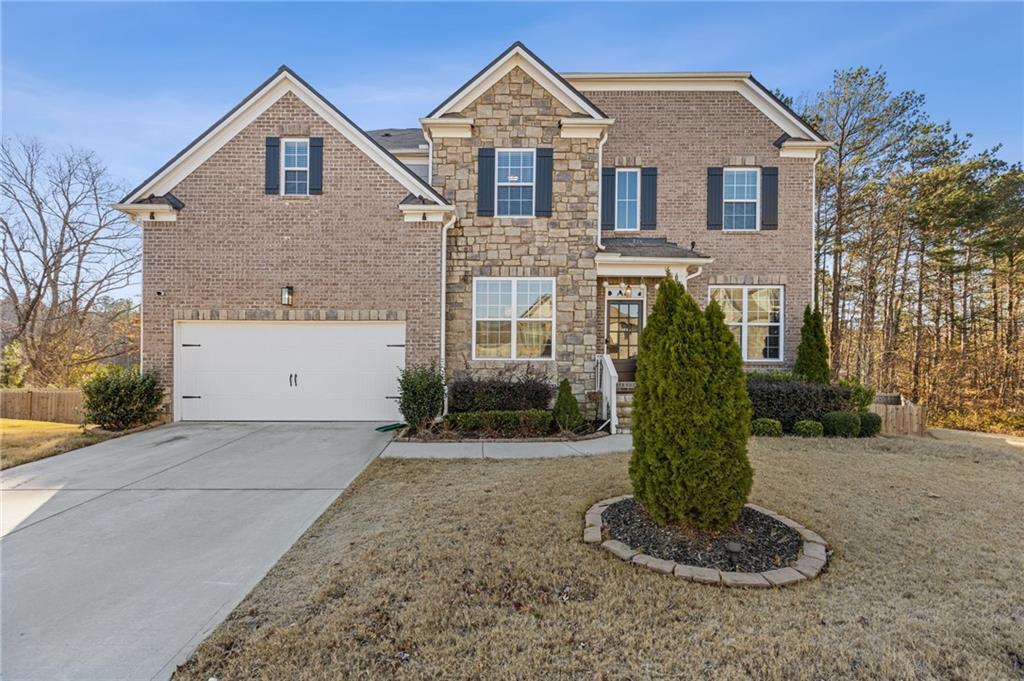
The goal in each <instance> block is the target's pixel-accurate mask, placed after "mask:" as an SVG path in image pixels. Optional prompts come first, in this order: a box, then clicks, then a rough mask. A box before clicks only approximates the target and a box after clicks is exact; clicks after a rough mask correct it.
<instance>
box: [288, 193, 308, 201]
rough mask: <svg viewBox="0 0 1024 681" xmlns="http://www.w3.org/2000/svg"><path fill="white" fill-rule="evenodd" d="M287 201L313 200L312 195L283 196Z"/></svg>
mask: <svg viewBox="0 0 1024 681" xmlns="http://www.w3.org/2000/svg"><path fill="white" fill-rule="evenodd" d="M280 196H281V198H282V199H284V200H285V201H308V200H310V199H311V198H313V195H312V194H281V195H280Z"/></svg>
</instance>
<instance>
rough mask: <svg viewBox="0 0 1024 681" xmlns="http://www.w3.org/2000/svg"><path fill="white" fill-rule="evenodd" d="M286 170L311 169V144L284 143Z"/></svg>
mask: <svg viewBox="0 0 1024 681" xmlns="http://www.w3.org/2000/svg"><path fill="white" fill-rule="evenodd" d="M284 167H285V168H309V142H306V141H302V140H295V141H291V142H285V143H284Z"/></svg>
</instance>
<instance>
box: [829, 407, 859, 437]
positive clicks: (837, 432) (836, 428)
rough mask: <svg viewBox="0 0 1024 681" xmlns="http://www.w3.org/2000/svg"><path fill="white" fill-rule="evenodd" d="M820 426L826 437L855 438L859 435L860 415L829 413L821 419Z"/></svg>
mask: <svg viewBox="0 0 1024 681" xmlns="http://www.w3.org/2000/svg"><path fill="white" fill-rule="evenodd" d="M821 425H822V429H823V430H824V431H825V435H827V436H828V437H857V436H858V435H860V414H858V413H857V412H853V411H830V412H829V413H827V414H825V415H824V416H822V417H821Z"/></svg>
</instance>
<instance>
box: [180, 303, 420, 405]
mask: <svg viewBox="0 0 1024 681" xmlns="http://www.w3.org/2000/svg"><path fill="white" fill-rule="evenodd" d="M176 338H177V341H176V342H177V344H178V352H177V361H178V367H177V371H176V380H175V398H176V399H175V404H176V405H177V407H178V409H179V411H178V413H179V415H180V418H183V419H185V420H232V421H234V420H253V421H256V420H260V421H263V420H281V421H296V420H307V421H321V420H398V419H400V418H401V416H400V414H399V412H398V406H397V401H396V400H394V399H389V398H390V397H393V396H395V395H397V391H398V374H399V370H400V368H401V367H402V366H404V365H405V347H404V344H405V325H404V323H394V322H323V323H307V322H202V323H200V322H182V323H179V325H178V326H177V327H176ZM293 376H294V379H295V380H292V377H293ZM187 396H191V397H194V398H195V399H186V397H187Z"/></svg>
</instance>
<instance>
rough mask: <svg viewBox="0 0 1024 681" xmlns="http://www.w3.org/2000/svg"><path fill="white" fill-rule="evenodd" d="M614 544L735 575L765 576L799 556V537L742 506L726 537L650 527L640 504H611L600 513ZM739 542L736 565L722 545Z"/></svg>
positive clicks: (650, 520)
mask: <svg viewBox="0 0 1024 681" xmlns="http://www.w3.org/2000/svg"><path fill="white" fill-rule="evenodd" d="M602 518H603V520H604V524H605V525H606V526H607V528H608V533H609V535H610V536H611V538H612V539H618V540H619V541H621V542H623V543H625V544H626V545H628V546H630V547H632V548H634V549H637V550H639V551H642V552H643V553H646V554H647V555H649V556H654V557H655V558H662V559H664V560H672V561H675V562H677V563H681V564H683V565H694V566H697V567H708V568H718V569H719V570H727V571H738V572H764V571H765V570H774V569H775V568H780V567H785V566H786V565H789V564H790V563H792V562H793V561H795V560H796V559H797V558H799V557H800V549H801V547H802V546H803V539H802V538H801V537H800V534H799V533H798V532H797V531H796V530H794V529H792V528H790V527H787V526H785V525H783V524H782V523H780V522H779V521H778V520H775V519H774V518H771V517H769V516H766V515H764V514H763V513H758V512H757V511H755V510H753V509H751V508H747V507H744V508H743V511H742V512H741V513H740V517H739V520H737V521H736V523H735V524H734V525H733V526H732V527H731V528H729V529H728V530H725V531H724V532H710V531H701V530H694V529H691V528H687V527H680V526H678V525H666V526H664V527H663V526H661V525H658V524H657V523H655V522H654V520H652V519H651V517H650V516H649V515H647V511H645V510H644V507H643V506H641V505H640V503H639V502H637V501H636V500H634V499H632V498H630V499H624V500H623V501H619V502H617V503H615V504H612V505H611V506H609V507H608V508H606V509H605V510H604V513H603V514H602ZM729 542H737V543H738V544H739V545H740V546H741V547H742V551H741V552H740V554H739V558H738V559H737V560H735V561H734V560H733V558H732V557H731V556H730V555H729V554H728V553H727V552H726V544H728V543H729Z"/></svg>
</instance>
